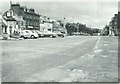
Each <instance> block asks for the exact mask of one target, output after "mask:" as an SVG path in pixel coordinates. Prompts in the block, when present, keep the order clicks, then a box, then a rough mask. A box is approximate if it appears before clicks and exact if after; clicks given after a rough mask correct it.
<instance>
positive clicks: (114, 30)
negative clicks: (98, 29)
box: [109, 14, 118, 36]
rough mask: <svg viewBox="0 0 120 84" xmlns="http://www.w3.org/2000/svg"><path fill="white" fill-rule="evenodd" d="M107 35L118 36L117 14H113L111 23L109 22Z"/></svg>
mask: <svg viewBox="0 0 120 84" xmlns="http://www.w3.org/2000/svg"><path fill="white" fill-rule="evenodd" d="M109 35H112V36H116V35H118V14H115V15H114V17H113V18H111V21H110V22H109Z"/></svg>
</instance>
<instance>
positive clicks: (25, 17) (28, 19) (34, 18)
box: [11, 4, 40, 30]
mask: <svg viewBox="0 0 120 84" xmlns="http://www.w3.org/2000/svg"><path fill="white" fill-rule="evenodd" d="M11 10H13V16H16V17H17V18H19V22H17V24H18V25H19V27H21V28H24V29H30V30H39V29H40V25H39V24H40V15H39V14H36V13H35V10H34V9H28V8H27V7H22V6H20V4H11ZM17 21H18V20H17ZM24 25H25V26H24Z"/></svg>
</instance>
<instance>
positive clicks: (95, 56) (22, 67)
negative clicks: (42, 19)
mask: <svg viewBox="0 0 120 84" xmlns="http://www.w3.org/2000/svg"><path fill="white" fill-rule="evenodd" d="M1 78H2V82H118V39H117V37H107V36H104V37H103V36H70V37H65V38H39V39H27V40H15V41H4V40H3V41H2V76H1Z"/></svg>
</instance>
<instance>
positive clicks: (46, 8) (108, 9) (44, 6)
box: [0, 0, 119, 28]
mask: <svg viewBox="0 0 120 84" xmlns="http://www.w3.org/2000/svg"><path fill="white" fill-rule="evenodd" d="M28 1H29V2H28ZM28 1H27V0H24V1H23V0H12V2H13V3H16V2H18V3H20V5H21V6H26V7H28V8H34V9H35V12H36V13H39V14H40V15H43V16H48V17H50V18H53V19H61V20H62V19H63V18H64V17H65V18H66V20H65V21H66V22H80V23H84V24H87V26H89V27H95V28H103V27H104V26H105V25H107V24H108V22H109V21H110V20H111V18H112V17H113V16H114V14H115V13H117V12H118V1H119V0H69V2H68V0H56V1H55V0H44V1H43V0H39V1H38V0H32V1H30V0H28ZM9 2H10V1H9V0H4V1H2V4H1V5H2V9H0V11H1V12H2V13H3V12H5V11H6V10H8V9H9V6H10V4H9Z"/></svg>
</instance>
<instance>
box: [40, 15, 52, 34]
mask: <svg viewBox="0 0 120 84" xmlns="http://www.w3.org/2000/svg"><path fill="white" fill-rule="evenodd" d="M52 21H53V20H52V19H50V18H48V17H46V16H41V17H40V31H41V32H52V31H53V23H52Z"/></svg>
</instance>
